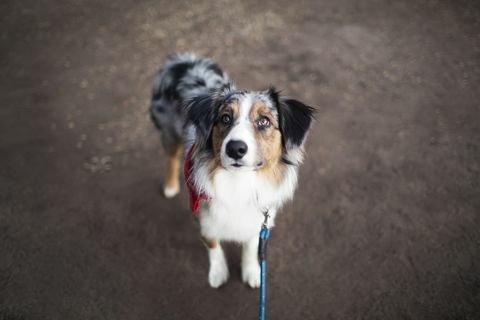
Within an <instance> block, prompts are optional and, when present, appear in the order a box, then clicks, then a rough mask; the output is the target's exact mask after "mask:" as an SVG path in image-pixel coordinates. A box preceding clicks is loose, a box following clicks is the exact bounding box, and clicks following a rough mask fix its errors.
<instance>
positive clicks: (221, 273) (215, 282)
mask: <svg viewBox="0 0 480 320" xmlns="http://www.w3.org/2000/svg"><path fill="white" fill-rule="evenodd" d="M228 276H229V272H228V266H227V262H226V261H225V260H223V261H216V263H213V264H212V265H211V266H210V271H209V272H208V283H209V284H210V286H211V287H212V288H218V287H220V286H221V285H222V284H224V283H225V282H227V280H228Z"/></svg>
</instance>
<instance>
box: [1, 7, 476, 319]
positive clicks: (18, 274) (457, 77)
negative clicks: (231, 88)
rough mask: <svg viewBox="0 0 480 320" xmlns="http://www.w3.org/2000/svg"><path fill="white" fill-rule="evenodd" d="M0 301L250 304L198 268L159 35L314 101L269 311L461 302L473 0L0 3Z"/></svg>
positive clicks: (10, 315)
mask: <svg viewBox="0 0 480 320" xmlns="http://www.w3.org/2000/svg"><path fill="white" fill-rule="evenodd" d="M0 12H1V17H2V18H1V20H0V93H1V99H2V105H1V108H0V155H1V157H0V174H1V175H0V177H1V178H0V191H1V193H0V203H1V205H0V210H1V211H0V319H256V317H257V300H258V291H256V290H251V289H248V288H247V287H245V286H244V285H243V284H242V282H241V279H240V269H239V248H238V247H237V246H235V245H230V246H228V247H227V251H228V256H229V258H230V259H229V260H230V264H231V279H230V281H229V282H228V283H227V284H226V285H225V286H224V287H222V288H221V289H219V290H213V289H211V288H210V287H209V286H208V283H207V268H208V261H207V255H206V250H205V249H204V247H203V245H202V244H201V242H200V240H199V235H198V230H197V226H196V224H195V222H194V221H192V219H191V215H190V212H189V209H188V202H187V194H186V192H185V188H183V189H182V192H181V194H180V195H179V196H178V197H177V198H175V199H173V200H169V201H167V200H165V199H164V198H163V197H162V196H161V194H160V187H161V184H162V170H163V167H164V155H163V153H162V151H161V148H160V137H159V133H158V132H157V131H156V130H155V129H154V127H153V125H152V124H151V122H150V120H149V117H148V113H147V107H148V102H149V96H150V90H151V85H152V79H153V75H154V73H155V71H156V70H157V68H158V67H159V66H160V65H161V64H162V62H163V61H164V59H165V57H166V55H167V54H169V53H172V52H177V51H193V52H197V53H199V54H202V55H205V56H209V57H212V58H214V59H215V60H216V61H218V62H219V63H220V65H221V66H222V67H223V68H224V69H226V70H227V71H228V72H229V73H230V75H231V76H232V78H234V79H235V81H236V83H237V85H238V87H240V88H244V89H263V88H266V87H267V86H268V85H270V84H274V85H275V86H276V87H277V88H278V89H282V90H283V91H282V92H283V94H285V95H288V96H291V97H295V98H298V99H299V100H302V101H304V102H307V103H309V104H311V105H313V106H316V107H317V109H318V112H317V115H316V118H317V120H316V123H315V126H314V129H313V131H312V133H311V135H310V137H309V140H308V143H307V146H306V149H307V153H308V157H307V159H306V161H305V164H304V165H303V166H302V168H301V174H300V186H299V189H298V191H297V194H296V197H295V199H294V201H293V202H292V203H290V204H289V205H287V206H286V207H285V208H284V210H283V211H282V213H281V214H280V215H279V216H278V219H277V227H276V228H275V229H274V230H273V235H272V239H271V242H270V245H269V257H268V259H269V260H268V263H269V269H268V297H267V299H268V307H267V309H268V315H269V319H435V320H438V319H480V184H479V179H480V103H479V100H480V90H479V88H480V6H479V3H478V2H475V1H453V0H451V1H446V0H445V1H436V0H431V1H413V0H412V1H375V0H373V1H353V0H351V1H350V0H338V1H327V0H324V1H302V0H299V1H294V2H291V1H285V0H277V1H262V2H256V1H209V2H206V3H200V2H197V1H195V2H192V3H187V2H175V1H158V0H156V1H141V2H140V1H134V0H124V1H93V0H92V1H88V0H86V1H73V0H67V1H55V2H54V1H33V0H26V1H11V0H8V1H7V0H4V1H2V2H1V3H0Z"/></svg>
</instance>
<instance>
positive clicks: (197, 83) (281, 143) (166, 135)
mask: <svg viewBox="0 0 480 320" xmlns="http://www.w3.org/2000/svg"><path fill="white" fill-rule="evenodd" d="M150 113H151V117H152V120H153V122H154V123H155V125H156V126H157V127H158V128H159V129H160V130H161V131H162V138H163V145H164V148H165V151H166V153H167V154H168V165H167V173H166V179H165V183H164V189H163V190H164V194H165V196H166V197H167V198H171V197H173V196H175V195H176V194H177V193H178V192H179V190H180V183H179V174H180V161H181V155H182V151H183V149H185V151H186V152H185V154H186V155H185V162H184V174H185V180H186V184H187V187H188V190H189V193H190V207H191V209H192V211H193V213H194V214H197V217H198V220H199V224H200V232H201V236H202V238H203V241H204V243H205V244H206V247H207V249H208V256H209V263H210V266H209V272H208V282H209V284H210V286H211V287H213V288H218V287H220V286H221V285H222V284H224V283H225V282H226V281H227V280H228V278H229V270H228V266H227V261H226V258H225V254H224V252H223V249H222V247H221V244H220V243H221V242H222V241H233V242H237V243H240V244H241V245H242V262H241V264H242V266H241V267H242V280H243V282H244V283H246V284H247V285H249V286H250V287H252V288H257V287H259V286H260V265H259V261H258V257H257V250H258V235H259V231H260V229H261V226H262V223H263V222H264V213H266V212H268V215H269V219H268V222H267V225H268V227H269V228H271V227H273V226H274V220H275V216H276V214H277V211H278V210H279V209H280V208H281V207H282V205H283V204H284V203H285V202H286V201H288V200H290V199H292V197H293V194H294V191H295V189H296V187H297V180H298V167H299V165H300V164H301V163H302V161H303V157H304V151H303V150H304V147H303V146H304V142H305V139H306V136H307V133H308V131H309V129H310V127H311V123H312V120H313V113H314V109H313V108H312V107H310V106H308V105H306V104H304V103H302V102H300V101H297V100H293V99H287V98H284V97H282V96H280V94H279V92H278V91H276V90H275V89H274V88H273V87H270V88H269V89H266V90H264V91H243V90H238V89H236V87H235V86H234V85H233V84H232V82H231V80H230V78H229V76H228V74H227V73H225V72H224V71H223V70H222V69H221V68H220V67H219V66H218V65H217V64H215V63H214V62H213V61H212V60H210V59H206V58H202V57H198V56H196V55H193V54H177V55H173V56H171V57H169V59H168V61H167V62H166V64H165V65H164V66H163V67H162V68H161V69H160V71H159V72H158V74H157V76H156V78H155V83H154V88H153V94H152V100H151V106H150Z"/></svg>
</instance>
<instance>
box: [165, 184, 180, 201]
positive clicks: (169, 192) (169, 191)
mask: <svg viewBox="0 0 480 320" xmlns="http://www.w3.org/2000/svg"><path fill="white" fill-rule="evenodd" d="M179 192H180V186H165V187H164V188H163V194H164V195H165V198H167V199H170V198H173V197H175V196H176V195H177V194H178V193H179Z"/></svg>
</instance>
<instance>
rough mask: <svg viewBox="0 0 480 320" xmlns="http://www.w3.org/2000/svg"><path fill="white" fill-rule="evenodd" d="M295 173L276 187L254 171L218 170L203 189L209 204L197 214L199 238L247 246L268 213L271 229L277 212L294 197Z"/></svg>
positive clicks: (289, 172)
mask: <svg viewBox="0 0 480 320" xmlns="http://www.w3.org/2000/svg"><path fill="white" fill-rule="evenodd" d="M296 181H297V173H296V169H294V168H292V169H290V170H287V171H286V173H285V177H284V179H283V180H282V182H281V183H280V184H279V185H273V184H272V183H271V182H270V181H268V180H266V179H262V176H261V175H258V174H257V173H256V172H254V171H226V170H223V169H222V170H219V171H218V172H217V173H216V175H215V177H214V178H213V181H211V182H210V183H208V185H206V186H205V191H206V192H207V194H208V195H209V196H210V198H211V200H210V201H208V202H205V203H204V204H203V206H202V208H201V211H200V225H201V229H202V230H201V232H202V235H203V236H204V237H206V238H209V239H217V240H227V241H237V242H246V241H248V240H250V239H251V238H252V237H255V236H256V235H258V232H259V231H260V228H261V225H262V222H263V220H264V216H263V213H262V210H263V209H264V208H268V209H269V214H270V219H269V226H270V227H272V226H273V223H274V219H275V215H276V211H277V209H278V208H279V207H280V206H281V205H282V204H283V202H284V201H285V200H288V199H289V198H291V197H292V196H293V192H294V189H295V186H296Z"/></svg>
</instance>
